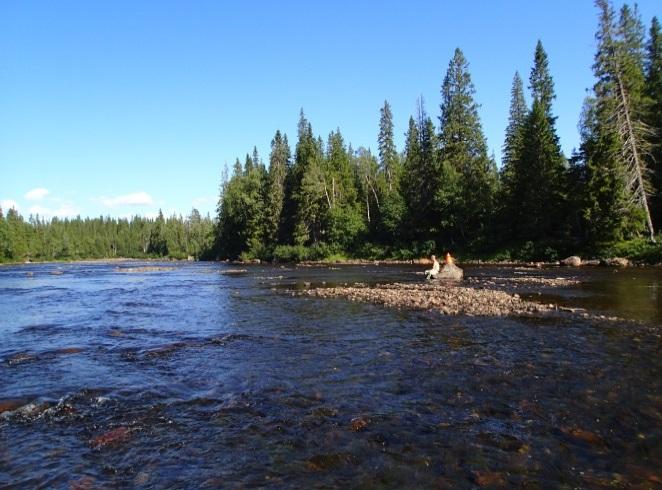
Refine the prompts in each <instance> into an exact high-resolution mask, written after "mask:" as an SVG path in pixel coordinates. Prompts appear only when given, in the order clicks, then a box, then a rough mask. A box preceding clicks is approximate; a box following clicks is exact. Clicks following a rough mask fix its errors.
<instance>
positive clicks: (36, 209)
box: [28, 202, 80, 219]
mask: <svg viewBox="0 0 662 490" xmlns="http://www.w3.org/2000/svg"><path fill="white" fill-rule="evenodd" d="M28 213H29V214H32V215H37V214H38V215H39V217H40V218H46V219H50V218H53V217H55V216H57V217H58V218H72V217H75V216H78V215H79V214H80V209H78V208H77V207H76V206H74V205H73V204H72V203H70V202H63V203H62V204H60V205H59V206H58V207H57V208H55V209H52V208H47V207H45V206H40V205H39V204H35V205H33V206H30V209H28Z"/></svg>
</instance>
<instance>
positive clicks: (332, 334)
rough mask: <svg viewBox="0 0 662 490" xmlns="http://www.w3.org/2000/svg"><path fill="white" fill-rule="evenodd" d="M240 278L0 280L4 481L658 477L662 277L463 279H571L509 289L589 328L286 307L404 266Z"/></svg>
mask: <svg viewBox="0 0 662 490" xmlns="http://www.w3.org/2000/svg"><path fill="white" fill-rule="evenodd" d="M141 265H145V266H148V267H150V268H152V269H148V270H146V271H140V270H138V269H136V268H137V267H139V266H141ZM159 267H163V268H162V269H159ZM232 268H236V267H235V266H229V265H224V264H216V263H193V264H172V263H164V264H157V263H154V262H150V263H146V264H141V263H137V262H127V263H76V264H43V265H42V264H30V265H23V266H11V267H2V268H0V487H5V486H7V487H9V488H14V487H15V488H32V487H42V488H99V487H104V486H113V487H116V486H130V487H137V488H163V487H171V488H180V487H185V488H219V487H222V488H235V487H241V488H244V487H264V486H266V487H278V488H283V487H285V488H288V487H291V488H311V487H312V488H314V487H326V488H328V487H343V488H344V487H353V488H380V487H384V488H404V487H449V488H451V487H452V488H472V487H480V486H487V487H513V486H519V487H525V488H529V487H530V488H540V487H544V488H558V487H563V486H565V487H569V488H570V487H595V488H599V487H602V486H611V487H616V488H618V487H629V486H636V485H639V486H640V487H641V488H649V487H653V486H655V485H659V484H660V480H661V479H662V472H661V471H660V468H662V381H661V378H662V376H661V374H662V371H661V369H660V368H661V367H662V359H661V357H662V356H660V352H661V350H660V347H661V343H660V329H659V325H660V324H661V323H662V273H661V272H660V270H659V269H639V268H637V269H609V268H582V269H558V268H551V269H542V270H529V271H525V270H522V269H514V268H490V267H482V268H471V267H467V268H466V269H465V273H466V275H467V276H469V277H472V276H473V277H483V278H489V277H502V278H509V277H520V276H521V277H528V276H530V275H534V276H537V277H553V278H556V277H565V278H573V279H578V280H579V281H580V283H579V284H577V285H571V286H564V287H563V288H560V289H559V288H556V289H552V288H535V289H533V288H530V287H529V288H528V289H522V290H521V291H519V292H520V293H521V294H522V295H524V296H526V297H528V298H532V299H534V300H537V301H543V302H553V303H557V304H561V305H565V306H570V307H581V308H587V309H589V311H590V312H591V313H595V314H596V315H605V316H607V317H620V318H622V320H614V319H602V320H601V319H600V318H596V317H595V316H593V317H592V318H583V317H581V316H579V315H572V314H570V315H567V316H562V317H547V318H489V317H466V316H455V317H444V316H443V315H440V314H438V313H434V312H421V311H400V310H394V309H387V308H385V307H382V306H378V305H371V304H357V303H351V302H348V301H345V300H340V299H339V300H328V299H317V298H309V297H301V296H298V295H293V294H292V293H291V290H296V289H301V288H307V287H319V286H328V285H333V284H344V283H349V284H351V283H353V282H357V281H358V282H364V283H370V282H380V283H385V282H391V281H405V282H406V281H420V280H421V275H420V274H417V272H420V271H419V270H418V269H419V268H414V267H406V266H401V267H394V266H393V267H391V266H389V267H386V266H372V265H371V266H343V267H293V266H286V267H278V266H276V267H272V266H250V267H246V272H244V273H237V274H232V273H230V274H227V272H228V270H230V269H232ZM656 488H657V487H656Z"/></svg>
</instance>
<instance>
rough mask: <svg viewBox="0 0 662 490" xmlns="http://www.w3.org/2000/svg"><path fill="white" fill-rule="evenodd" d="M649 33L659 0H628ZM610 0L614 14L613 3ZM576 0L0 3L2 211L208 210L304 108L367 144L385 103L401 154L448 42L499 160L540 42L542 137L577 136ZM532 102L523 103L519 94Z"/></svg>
mask: <svg viewBox="0 0 662 490" xmlns="http://www.w3.org/2000/svg"><path fill="white" fill-rule="evenodd" d="M638 5H639V9H640V13H641V16H642V20H643V22H644V24H645V26H646V28H648V26H649V25H650V20H651V18H652V17H653V16H654V15H657V16H658V17H660V14H662V8H660V7H662V4H661V3H660V2H659V0H644V1H639V2H638ZM616 6H617V7H618V6H620V3H617V4H616ZM596 25H597V9H596V8H595V7H594V5H593V2H592V1H591V0H545V1H542V0H541V1H535V2H532V1H530V0H503V1H492V0H473V1H462V2H459V1H439V0H437V1H433V0H431V1H418V0H410V1H407V2H391V1H386V0H382V1H374V2H359V1H356V0H354V1H345V0H337V1H335V2H320V3H317V2H303V1H301V2H298V1H288V0H282V1H280V2H271V1H245V2H236V1H232V2H230V1H221V0H214V1H202V0H198V1H168V0H161V1H156V0H153V1H151V0H145V1H140V2H136V1H135V0H131V1H122V0H113V1H112V2H90V1H67V0H61V1H58V2H52V1H43V2H37V1H31V0H22V1H19V0H7V1H3V2H0V206H2V208H3V209H5V210H6V209H7V208H9V207H12V206H13V207H16V208H17V209H18V210H19V211H20V212H21V214H23V215H24V216H26V217H27V216H29V215H30V214H39V215H40V216H42V217H46V218H51V217H53V216H60V217H66V216H76V215H81V216H92V217H93V216H101V215H103V216H115V217H128V216H132V215H135V214H140V215H143V216H154V215H155V214H156V213H158V210H159V209H162V210H163V212H164V213H165V214H167V215H170V214H173V213H176V214H182V215H184V216H185V215H187V214H189V213H190V210H191V208H193V207H195V208H197V209H198V210H200V212H201V213H202V214H203V215H204V214H206V213H210V214H211V215H212V216H213V215H214V213H215V207H216V202H217V200H218V193H219V185H220V182H221V175H222V171H223V168H224V167H225V166H226V165H227V166H228V167H229V168H230V169H231V168H232V164H233V163H234V161H235V158H237V157H240V158H241V159H242V161H243V158H244V156H245V154H246V153H247V152H252V149H253V146H256V147H257V149H258V152H259V154H260V156H261V157H262V158H263V159H264V161H265V163H266V162H268V155H269V149H270V142H271V139H272V138H273V135H274V133H275V131H276V130H277V129H280V130H281V131H283V132H285V133H287V135H288V136H289V140H290V144H291V146H292V147H294V144H295V143H296V124H297V120H298V116H299V111H300V109H301V108H303V110H304V112H305V114H306V116H307V118H308V119H309V120H310V122H311V124H312V126H313V131H314V133H315V134H319V135H322V137H323V138H324V139H325V140H326V137H327V136H328V134H329V132H330V131H332V130H335V129H336V128H340V130H341V132H342V134H343V136H344V138H345V141H347V142H351V143H352V144H353V146H354V148H357V147H359V146H364V147H368V148H371V149H372V150H373V152H374V153H375V154H376V153H377V132H378V124H379V109H380V108H381V107H382V106H383V103H384V100H388V101H389V103H390V104H391V107H392V111H393V115H394V123H395V139H396V144H397V146H398V150H399V151H401V150H402V147H403V141H404V132H405V130H406V127H407V121H408V119H409V116H410V115H412V114H414V113H415V112H416V101H417V99H418V98H419V97H423V99H424V101H425V104H426V109H427V112H428V114H429V115H430V116H432V118H433V120H434V121H435V123H437V122H438V116H439V113H440V108H439V106H440V103H441V95H440V87H441V83H442V81H443V77H444V74H445V72H446V69H447V67H448V62H449V61H450V59H451V57H452V55H453V52H454V50H455V48H456V47H459V48H460V49H462V51H463V52H464V54H465V57H466V58H467V60H468V61H469V72H470V74H471V76H472V80H473V83H474V85H475V89H476V94H475V97H476V100H477V102H478V103H479V104H480V105H481V108H480V117H481V121H482V125H483V130H484V133H485V136H486V138H487V142H488V146H489V148H490V152H493V153H494V155H495V157H496V158H497V161H500V154H501V146H502V144H503V135H504V131H505V127H506V125H507V122H508V106H509V103H510V88H511V84H512V78H513V75H514V73H515V71H516V70H517V71H519V73H520V74H521V75H522V78H523V79H524V80H525V85H528V83H527V81H528V77H529V73H530V70H531V65H532V61H533V52H534V48H535V45H536V42H537V40H538V39H540V40H541V41H542V43H543V46H544V47H545V50H546V51H547V54H548V56H549V66H550V71H551V74H552V76H553V78H554V83H555V89H556V96H557V97H556V100H555V102H554V106H553V111H554V113H555V115H556V116H557V118H558V119H557V133H558V135H559V137H560V141H561V146H562V149H563V151H564V152H565V153H566V155H570V153H571V152H572V150H573V148H576V147H578V145H579V135H578V130H577V123H578V121H579V115H580V112H581V107H582V101H583V99H584V97H585V96H586V95H587V92H586V91H587V89H588V88H590V87H591V86H592V84H593V76H592V72H591V64H592V63H593V56H594V53H595V39H594V32H595V28H596ZM529 100H530V99H529Z"/></svg>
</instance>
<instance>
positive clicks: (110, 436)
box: [90, 427, 131, 449]
mask: <svg viewBox="0 0 662 490" xmlns="http://www.w3.org/2000/svg"><path fill="white" fill-rule="evenodd" d="M130 437H131V430H130V429H129V428H128V427H118V428H116V429H113V430H110V431H108V432H105V433H103V434H101V435H100V436H97V437H95V438H94V439H92V440H91V441H90V445H91V446H92V447H94V448H97V449H98V448H102V447H104V446H114V445H117V444H120V443H122V442H126V441H127V440H129V438H130Z"/></svg>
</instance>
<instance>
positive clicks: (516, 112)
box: [502, 72, 529, 181]
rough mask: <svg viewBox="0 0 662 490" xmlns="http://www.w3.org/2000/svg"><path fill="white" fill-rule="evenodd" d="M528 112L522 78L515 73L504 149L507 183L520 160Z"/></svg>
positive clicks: (503, 161)
mask: <svg viewBox="0 0 662 490" xmlns="http://www.w3.org/2000/svg"><path fill="white" fill-rule="evenodd" d="M528 112H529V109H528V107H527V105H526V100H524V86H523V84H522V78H521V77H520V75H519V73H518V72H515V76H514V77H513V85H512V88H511V89H510V111H509V116H508V126H507V127H506V138H505V141H504V144H503V148H502V164H503V175H504V178H505V180H506V181H508V179H509V176H510V174H511V173H512V172H513V171H514V169H513V163H514V162H516V161H517V160H518V159H519V157H520V153H521V151H522V128H523V127H524V124H525V122H526V116H527V114H528Z"/></svg>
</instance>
